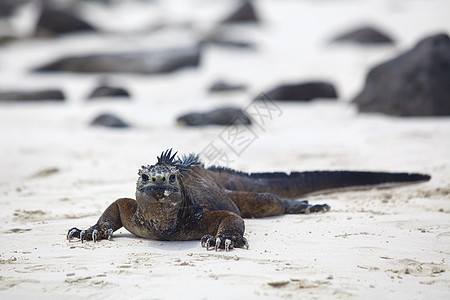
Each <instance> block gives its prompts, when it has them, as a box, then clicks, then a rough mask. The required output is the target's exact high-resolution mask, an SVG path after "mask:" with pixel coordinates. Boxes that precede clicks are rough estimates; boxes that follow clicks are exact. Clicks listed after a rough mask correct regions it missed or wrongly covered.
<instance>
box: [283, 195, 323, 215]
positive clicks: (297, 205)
mask: <svg viewBox="0 0 450 300" xmlns="http://www.w3.org/2000/svg"><path fill="white" fill-rule="evenodd" d="M282 201H283V204H284V208H285V212H284V213H285V214H309V213H317V212H327V211H329V210H330V209H331V208H330V206H329V205H328V204H317V205H310V204H309V203H308V201H307V200H303V201H297V200H291V199H283V200H282Z"/></svg>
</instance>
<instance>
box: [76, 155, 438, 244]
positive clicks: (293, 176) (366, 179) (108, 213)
mask: <svg viewBox="0 0 450 300" xmlns="http://www.w3.org/2000/svg"><path fill="white" fill-rule="evenodd" d="M176 155H177V153H175V154H173V155H172V149H169V150H167V151H165V152H163V153H162V154H161V156H159V157H157V163H156V164H154V165H148V166H142V167H141V169H140V170H139V172H138V175H139V177H138V180H137V187H136V200H134V199H131V198H120V199H118V200H116V201H115V202H113V203H112V204H111V205H110V206H109V207H108V208H107V209H106V210H105V211H104V213H103V214H102V215H101V216H100V218H99V220H98V221H97V223H96V224H95V225H93V226H92V227H90V228H89V229H86V230H80V229H78V228H76V227H74V228H72V229H70V230H69V231H68V233H67V239H68V240H72V239H73V238H80V239H81V241H82V242H83V241H84V240H93V241H94V242H96V241H97V240H99V239H111V238H112V235H113V232H114V231H116V230H117V229H119V228H121V227H122V226H123V227H125V228H126V229H127V230H128V231H130V232H131V233H132V234H134V235H137V236H139V237H143V238H149V239H156V240H172V241H174V240H175V241H181V240H201V244H202V246H203V247H206V248H207V250H208V249H209V248H210V247H213V248H215V249H216V250H217V249H219V248H221V249H225V250H226V251H228V250H230V249H232V248H235V247H247V248H248V242H247V239H246V238H245V237H244V230H245V225H244V220H243V218H259V217H268V216H276V215H282V214H305V213H315V212H326V211H329V210H330V207H329V206H328V205H327V204H318V205H310V204H309V203H308V201H297V200H294V199H298V198H299V197H301V196H304V195H305V194H308V193H311V192H316V191H323V190H329V189H336V188H344V187H358V186H359V187H363V186H369V185H378V184H386V183H412V182H421V181H427V180H429V179H430V178H431V177H430V176H429V175H425V174H417V173H411V174H408V173H385V172H361V171H311V172H293V173H290V174H286V173H253V174H248V173H244V172H239V171H234V170H231V169H228V168H222V167H209V168H205V167H204V165H203V164H202V162H201V161H200V159H199V156H198V155H194V154H190V155H185V156H183V157H181V158H180V157H177V158H176Z"/></svg>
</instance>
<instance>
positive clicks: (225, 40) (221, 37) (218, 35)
mask: <svg viewBox="0 0 450 300" xmlns="http://www.w3.org/2000/svg"><path fill="white" fill-rule="evenodd" d="M200 43H201V44H202V45H216V46H221V47H230V48H239V49H248V50H255V49H256V45H255V44H254V43H252V42H246V41H242V40H237V39H235V38H233V37H228V36H227V34H225V33H223V32H213V33H210V34H208V35H206V36H205V37H204V38H203V39H202V40H201V41H200Z"/></svg>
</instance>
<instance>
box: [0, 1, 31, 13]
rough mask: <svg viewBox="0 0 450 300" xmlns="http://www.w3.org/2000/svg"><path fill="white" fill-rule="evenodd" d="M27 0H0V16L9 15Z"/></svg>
mask: <svg viewBox="0 0 450 300" xmlns="http://www.w3.org/2000/svg"><path fill="white" fill-rule="evenodd" d="M28 2H29V0H0V17H9V16H11V15H12V14H14V13H15V11H16V10H17V9H18V8H19V7H20V6H22V5H24V4H25V3H28Z"/></svg>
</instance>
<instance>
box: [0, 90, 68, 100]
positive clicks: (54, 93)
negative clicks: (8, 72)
mask: <svg viewBox="0 0 450 300" xmlns="http://www.w3.org/2000/svg"><path fill="white" fill-rule="evenodd" d="M64 100H65V97H64V94H63V93H62V92H61V91H60V90H36V91H4V92H0V101H5V102H37V101H64Z"/></svg>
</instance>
